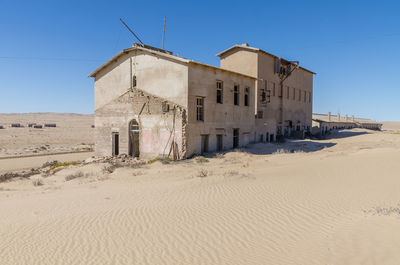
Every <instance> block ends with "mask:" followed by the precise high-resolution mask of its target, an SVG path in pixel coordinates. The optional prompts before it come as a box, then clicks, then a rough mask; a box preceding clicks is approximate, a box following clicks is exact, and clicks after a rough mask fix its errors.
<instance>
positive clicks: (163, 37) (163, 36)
mask: <svg viewBox="0 0 400 265" xmlns="http://www.w3.org/2000/svg"><path fill="white" fill-rule="evenodd" d="M166 20H167V19H166V17H165V16H164V30H163V34H162V49H163V50H164V40H165V22H166Z"/></svg>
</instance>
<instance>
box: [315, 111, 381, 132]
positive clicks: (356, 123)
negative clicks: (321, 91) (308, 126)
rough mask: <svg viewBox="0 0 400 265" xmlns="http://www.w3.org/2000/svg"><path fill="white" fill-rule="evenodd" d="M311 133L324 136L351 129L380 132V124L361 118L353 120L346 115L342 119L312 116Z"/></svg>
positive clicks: (325, 115)
mask: <svg viewBox="0 0 400 265" xmlns="http://www.w3.org/2000/svg"><path fill="white" fill-rule="evenodd" d="M312 117H313V118H312V124H313V128H312V133H313V135H320V136H324V135H326V134H327V133H329V132H331V131H332V130H341V129H353V128H364V129H370V130H380V129H381V128H382V123H379V122H376V121H373V120H369V119H362V118H355V117H354V115H352V116H351V117H350V118H349V116H348V115H345V116H344V117H342V116H340V114H339V113H338V114H337V115H331V113H330V112H328V114H313V116H312Z"/></svg>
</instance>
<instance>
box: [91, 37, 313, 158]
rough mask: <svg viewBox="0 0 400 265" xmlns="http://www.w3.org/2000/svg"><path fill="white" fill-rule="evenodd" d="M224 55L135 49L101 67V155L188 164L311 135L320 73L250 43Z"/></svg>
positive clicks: (97, 73) (97, 84)
mask: <svg viewBox="0 0 400 265" xmlns="http://www.w3.org/2000/svg"><path fill="white" fill-rule="evenodd" d="M238 47H239V48H238ZM242 47H243V49H242ZM219 56H220V57H221V67H214V66H210V65H206V64H203V63H199V62H196V61H193V60H188V59H185V58H182V57H179V56H175V55H173V54H172V52H169V51H165V50H161V49H157V48H154V47H150V46H146V45H138V44H134V45H133V47H132V48H129V49H125V50H123V51H121V52H120V53H118V54H117V55H115V56H114V57H113V58H111V59H110V60H109V61H107V62H106V63H105V64H103V65H102V66H100V67H99V68H98V69H96V70H95V71H94V72H93V73H91V74H90V77H93V78H94V80H95V85H94V86H95V151H96V154H97V155H117V154H120V153H125V154H129V155H131V156H135V157H138V156H140V157H155V156H160V155H170V156H173V157H175V158H185V157H188V156H191V155H193V154H200V153H204V152H214V151H222V150H226V149H231V148H235V147H239V146H244V145H247V144H248V143H250V142H254V141H274V140H275V139H276V136H277V135H290V134H292V135H293V134H295V133H296V132H297V133H298V134H301V136H303V135H304V131H306V130H310V128H311V113H312V80H313V73H312V72H310V71H309V70H306V69H304V68H301V67H298V64H296V63H293V62H289V61H286V60H283V59H280V58H278V57H276V56H273V55H271V54H268V53H266V52H264V51H262V50H259V49H256V48H251V47H248V46H246V45H236V46H234V47H232V48H230V49H228V50H226V51H224V52H222V53H220V54H219ZM289 71H290V73H289ZM289 75H290V77H289ZM282 79H284V82H283V81H282Z"/></svg>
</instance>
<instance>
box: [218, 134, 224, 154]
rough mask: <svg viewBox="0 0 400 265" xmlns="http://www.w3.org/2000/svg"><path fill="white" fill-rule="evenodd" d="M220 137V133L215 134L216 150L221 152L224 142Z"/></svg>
mask: <svg viewBox="0 0 400 265" xmlns="http://www.w3.org/2000/svg"><path fill="white" fill-rule="evenodd" d="M222 139H223V138H222V134H217V152H221V151H222V150H223V149H224V147H223V146H224V143H223V140H222Z"/></svg>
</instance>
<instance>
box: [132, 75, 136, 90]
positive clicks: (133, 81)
mask: <svg viewBox="0 0 400 265" xmlns="http://www.w3.org/2000/svg"><path fill="white" fill-rule="evenodd" d="M132 86H133V87H136V75H134V76H133V77H132Z"/></svg>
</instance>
